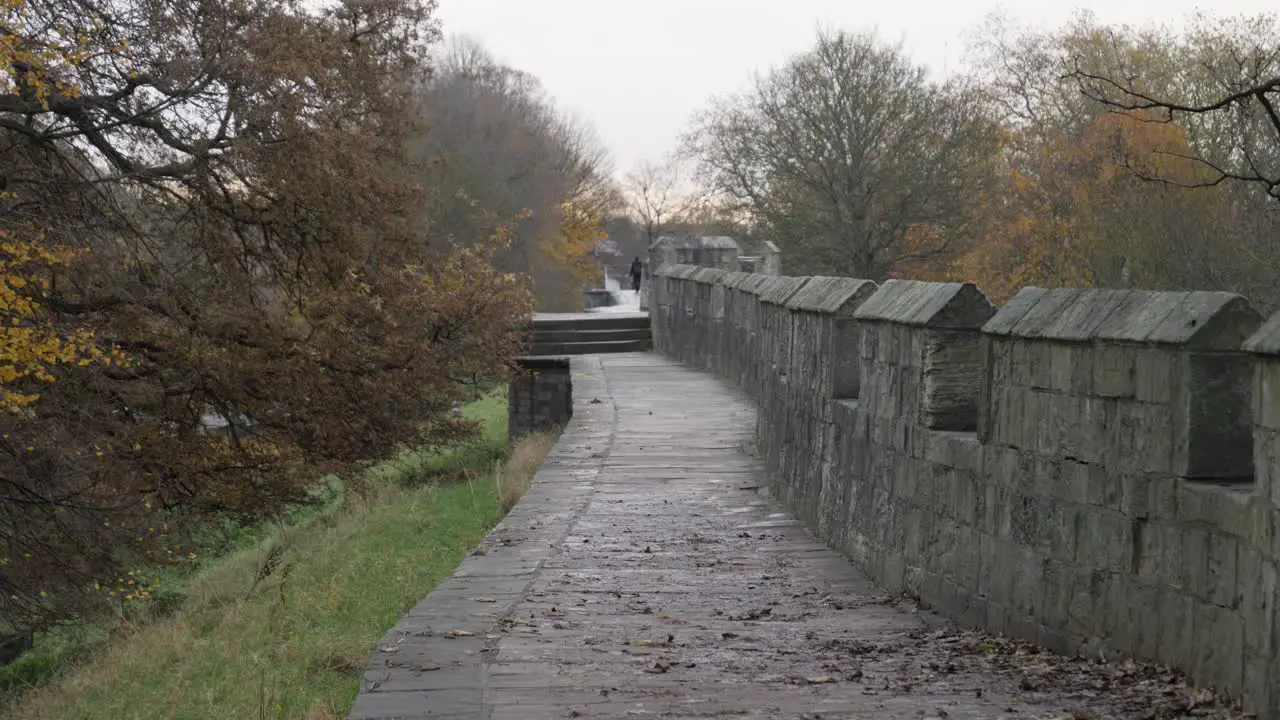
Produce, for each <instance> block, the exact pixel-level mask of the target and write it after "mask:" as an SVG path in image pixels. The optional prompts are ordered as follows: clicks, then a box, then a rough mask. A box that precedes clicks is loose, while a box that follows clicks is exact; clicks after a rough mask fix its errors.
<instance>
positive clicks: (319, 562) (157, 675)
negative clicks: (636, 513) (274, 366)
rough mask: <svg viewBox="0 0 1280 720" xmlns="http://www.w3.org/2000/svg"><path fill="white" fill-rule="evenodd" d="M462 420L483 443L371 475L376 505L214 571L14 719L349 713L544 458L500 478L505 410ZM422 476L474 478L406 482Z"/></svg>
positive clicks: (533, 445) (541, 443) (36, 696)
mask: <svg viewBox="0 0 1280 720" xmlns="http://www.w3.org/2000/svg"><path fill="white" fill-rule="evenodd" d="M467 412H468V414H471V415H473V416H477V417H481V418H482V419H484V420H485V422H486V430H485V436H484V438H483V440H481V441H480V442H478V443H476V444H475V445H473V446H472V447H469V448H462V449H459V450H458V451H454V452H451V453H448V454H444V455H440V454H431V453H406V454H405V455H403V456H401V457H400V458H397V459H396V460H395V461H391V462H388V463H384V464H382V465H380V466H378V467H376V468H374V469H373V470H372V471H371V472H372V473H373V476H374V477H375V478H376V479H377V480H378V482H375V483H374V487H375V489H374V490H373V491H372V492H371V493H370V494H369V496H368V497H365V498H360V499H354V498H348V499H347V500H346V501H345V502H344V503H342V504H341V505H340V506H339V507H338V508H336V509H334V510H332V511H331V512H328V513H325V514H321V515H318V516H316V517H313V518H311V519H309V520H306V521H304V522H303V523H301V524H299V525H295V526H292V527H286V528H284V529H280V530H277V531H275V532H273V533H271V534H270V536H269V537H267V538H265V539H263V540H261V541H260V542H258V543H256V544H254V545H252V546H251V547H248V548H247V549H243V550H241V551H238V552H235V553H232V554H230V555H228V556H226V557H224V558H222V559H220V560H218V561H216V562H212V563H209V564H208V565H207V566H206V568H205V569H204V570H203V571H201V572H200V573H199V574H197V575H196V576H194V577H193V578H191V579H190V580H189V581H188V582H187V583H186V585H185V587H184V591H183V596H184V597H183V599H182V601H181V604H180V605H179V609H178V610H177V611H176V612H173V613H171V614H169V615H167V616H165V617H162V618H160V619H157V620H154V621H152V622H150V623H148V624H146V625H145V626H143V627H140V628H136V629H129V630H125V631H119V632H116V633H114V634H113V635H112V636H110V639H109V640H108V641H107V642H106V643H103V644H102V646H101V647H100V648H99V649H98V650H96V651H95V652H93V653H92V654H90V656H88V657H87V658H85V659H84V660H83V661H81V662H79V663H78V664H76V665H75V666H74V667H72V668H71V669H70V670H69V671H68V672H64V673H63V674H62V675H61V676H59V677H58V678H57V679H56V680H54V681H53V682H50V683H48V684H46V685H44V686H42V687H40V688H37V689H36V690H34V691H32V692H30V693H28V694H27V695H26V696H25V697H23V698H22V699H21V702H19V703H17V704H16V705H15V706H14V707H12V708H10V709H9V710H10V712H11V713H12V717H16V718H48V719H50V720H52V719H53V718H58V719H63V718H66V719H67V720H72V719H74V718H258V717H264V718H265V717H271V718H334V717H342V716H344V715H345V714H346V712H347V710H348V708H350V705H351V702H352V700H353V699H354V697H355V694H356V691H357V688H358V685H359V676H360V672H361V668H362V667H363V665H364V663H365V662H366V661H367V659H368V657H369V655H370V653H371V652H372V650H373V641H374V640H376V639H377V638H378V637H380V636H381V635H382V634H383V633H384V632H385V631H386V630H387V629H388V628H389V627H391V626H392V625H394V624H395V622H396V621H397V620H398V619H399V617H400V616H401V615H402V614H403V613H404V612H405V611H406V610H407V609H408V608H410V607H412V606H413V605H414V604H415V603H417V602H418V600H420V599H421V598H422V596H424V595H425V594H427V593H428V592H429V591H430V590H431V588H433V587H434V586H435V585H436V584H437V583H438V582H439V581H440V580H442V579H443V578H445V577H447V576H448V575H449V573H450V572H452V570H453V568H454V567H455V566H456V565H457V563H458V562H459V561H460V560H461V559H462V558H463V557H464V556H465V554H466V553H467V551H468V550H469V549H470V548H471V547H472V546H474V545H475V544H476V543H477V542H478V541H479V540H480V539H481V538H482V537H483V536H484V534H485V533H486V532H487V531H488V530H489V529H490V528H491V527H492V526H493V525H494V524H495V523H496V521H497V520H498V519H499V518H500V517H501V514H502V512H503V510H504V508H503V506H504V505H509V504H510V502H511V501H512V498H511V495H512V493H513V492H518V491H519V490H520V489H521V488H523V487H526V486H527V482H528V479H529V478H530V477H531V476H532V473H533V471H534V470H536V468H537V465H538V464H539V463H540V462H541V458H542V456H543V455H545V453H546V451H547V450H548V449H549V448H550V446H551V443H552V439H550V438H548V437H546V436H542V437H535V438H532V439H531V440H529V441H527V442H523V443H522V444H521V446H518V447H517V448H515V449H514V452H513V453H512V458H511V461H510V462H508V463H506V465H505V468H504V467H501V466H499V467H496V468H495V463H496V462H497V461H498V458H500V457H501V456H502V454H503V450H504V449H505V445H506V415H505V412H506V405H505V402H504V400H503V399H502V398H501V397H490V398H486V399H484V400H481V401H479V402H477V403H473V404H472V405H470V406H468V408H467ZM427 477H443V478H448V477H464V478H467V477H469V478H471V479H469V480H463V481H461V482H458V483H454V484H436V483H430V484H425V485H424V484H418V485H413V484H411V483H410V484H406V483H405V482H403V481H405V480H412V479H422V478H427ZM273 565H274V569H273V570H272V571H271V572H270V573H269V574H267V575H266V577H265V578H262V579H259V576H260V575H261V574H262V573H263V570H264V568H267V567H271V566H273ZM255 580H257V582H256V586H255Z"/></svg>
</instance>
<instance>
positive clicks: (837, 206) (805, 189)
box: [684, 32, 999, 279]
mask: <svg viewBox="0 0 1280 720" xmlns="http://www.w3.org/2000/svg"><path fill="white" fill-rule="evenodd" d="M998 138H999V133H998V127H997V125H996V124H995V123H994V122H993V121H991V120H989V119H988V114H987V113H986V112H985V107H984V106H983V104H982V103H981V102H980V98H979V97H978V95H977V94H976V93H975V92H973V90H972V89H971V88H969V87H966V86H964V85H962V84H944V85H939V84H936V83H933V82H931V81H929V80H928V79H927V76H926V72H925V69H924V68H923V67H920V66H917V65H915V64H913V63H912V62H910V61H909V60H908V59H907V57H906V56H905V55H904V53H903V52H902V50H901V48H900V47H895V46H890V45H886V44H884V43H883V42H881V41H879V40H878V39H876V38H875V37H874V36H872V35H854V34H849V33H845V32H838V33H822V34H820V35H819V37H818V40H817V43H816V45H815V47H814V48H813V49H812V50H810V51H808V52H806V53H804V54H801V55H799V56H797V57H795V58H793V59H792V60H791V61H789V62H788V63H786V64H785V65H784V66H783V67H781V68H780V69H777V70H775V71H773V72H770V73H769V74H767V75H766V76H764V77H762V78H759V79H758V80H757V81H756V82H755V85H754V87H753V89H752V90H751V91H750V92H749V93H746V94H744V95H739V96H733V97H727V98H722V99H720V100H718V101H716V102H715V103H714V104H713V105H712V107H711V108H710V109H709V110H707V111H706V112H705V113H703V114H702V116H701V117H700V118H699V119H698V120H697V122H696V124H695V127H694V128H693V129H692V131H691V132H690V133H688V135H687V136H686V138H685V142H684V150H685V152H686V153H687V154H688V155H689V156H691V157H692V158H694V159H695V160H696V161H697V163H698V165H699V170H700V177H701V179H702V181H703V183H704V184H705V185H706V186H708V187H709V188H710V189H711V190H712V191H713V192H714V193H715V194H716V195H717V197H718V198H719V199H720V200H721V201H722V202H723V203H724V204H725V205H726V206H728V207H730V208H732V209H735V210H738V211H743V212H746V213H747V214H748V215H749V216H750V217H751V218H752V220H753V221H754V223H755V224H757V225H758V226H760V227H761V228H763V229H764V231H765V232H766V233H768V234H769V235H771V236H772V237H773V238H774V239H776V241H777V242H778V244H779V245H780V246H782V247H783V248H784V250H786V251H787V252H788V265H789V267H795V268H796V271H797V272H822V273H837V274H846V275H854V276H858V277H867V278H872V279H880V278H884V277H886V276H887V275H888V274H890V273H891V272H893V270H894V268H895V267H897V266H899V265H900V264H902V263H903V262H905V261H909V260H913V259H918V258H920V257H926V256H930V255H933V254H937V253H940V252H943V251H945V250H946V248H947V245H948V244H949V242H950V241H951V239H952V234H951V233H950V232H947V230H949V229H950V223H951V220H952V219H953V218H955V217H956V216H957V215H958V210H959V209H960V208H962V207H963V206H964V205H965V204H966V203H967V202H969V200H970V198H972V197H974V196H976V195H977V194H979V193H980V192H982V189H983V183H984V181H985V180H986V178H987V177H988V175H989V173H987V172H986V170H985V168H986V167H987V166H988V164H989V162H990V160H991V158H992V157H993V156H994V152H995V150H996V147H997V142H998ZM921 227H924V228H929V229H930V232H928V233H924V235H925V236H927V237H929V238H931V241H930V242H927V243H919V242H917V243H910V242H908V236H909V235H910V234H911V233H912V232H913V230H914V229H918V228H921Z"/></svg>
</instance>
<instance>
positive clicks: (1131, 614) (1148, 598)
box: [1098, 575, 1163, 660]
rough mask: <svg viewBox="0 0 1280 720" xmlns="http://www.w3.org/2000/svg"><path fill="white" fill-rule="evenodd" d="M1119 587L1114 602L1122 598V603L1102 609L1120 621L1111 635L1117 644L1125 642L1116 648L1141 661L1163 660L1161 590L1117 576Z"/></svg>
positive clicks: (1101, 608)
mask: <svg viewBox="0 0 1280 720" xmlns="http://www.w3.org/2000/svg"><path fill="white" fill-rule="evenodd" d="M1115 587H1116V589H1117V593H1116V594H1115V595H1113V596H1112V598H1119V599H1121V601H1120V602H1119V603H1113V604H1109V605H1107V606H1103V607H1099V608H1098V609H1099V611H1100V612H1101V613H1105V614H1106V615H1107V616H1109V617H1112V618H1115V619H1116V620H1118V621H1119V622H1118V624H1115V625H1113V627H1112V628H1111V633H1110V634H1111V635H1113V636H1115V637H1116V639H1117V640H1122V642H1117V643H1116V645H1117V646H1118V647H1120V648H1124V649H1126V650H1127V651H1128V652H1130V653H1133V654H1134V655H1137V656H1138V657H1140V658H1144V659H1147V660H1155V659H1157V658H1159V656H1160V632H1161V625H1162V623H1163V619H1162V618H1161V617H1160V613H1159V607H1160V599H1161V591H1160V589H1159V588H1157V587H1154V586H1151V585H1147V584H1145V583H1141V582H1135V581H1133V580H1132V579H1130V578H1129V576H1127V575H1118V576H1116V583H1115Z"/></svg>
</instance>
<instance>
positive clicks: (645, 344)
mask: <svg viewBox="0 0 1280 720" xmlns="http://www.w3.org/2000/svg"><path fill="white" fill-rule="evenodd" d="M652 348H653V339H652V337H651V335H650V334H649V315H648V313H538V314H537V315H536V316H535V317H534V320H533V332H532V338H531V344H530V347H529V355H596V354H603V353H624V352H643V351H645V350H649V349H652Z"/></svg>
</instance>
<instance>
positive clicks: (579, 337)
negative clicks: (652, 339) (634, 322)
mask: <svg viewBox="0 0 1280 720" xmlns="http://www.w3.org/2000/svg"><path fill="white" fill-rule="evenodd" d="M648 339H649V327H648V326H647V325H646V326H645V327H642V328H639V327H637V328H605V329H602V330H601V329H596V328H595V327H594V326H592V327H590V328H583V329H576V330H545V329H543V328H541V327H535V328H534V330H533V342H534V343H566V342H611V341H617V340H648Z"/></svg>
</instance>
